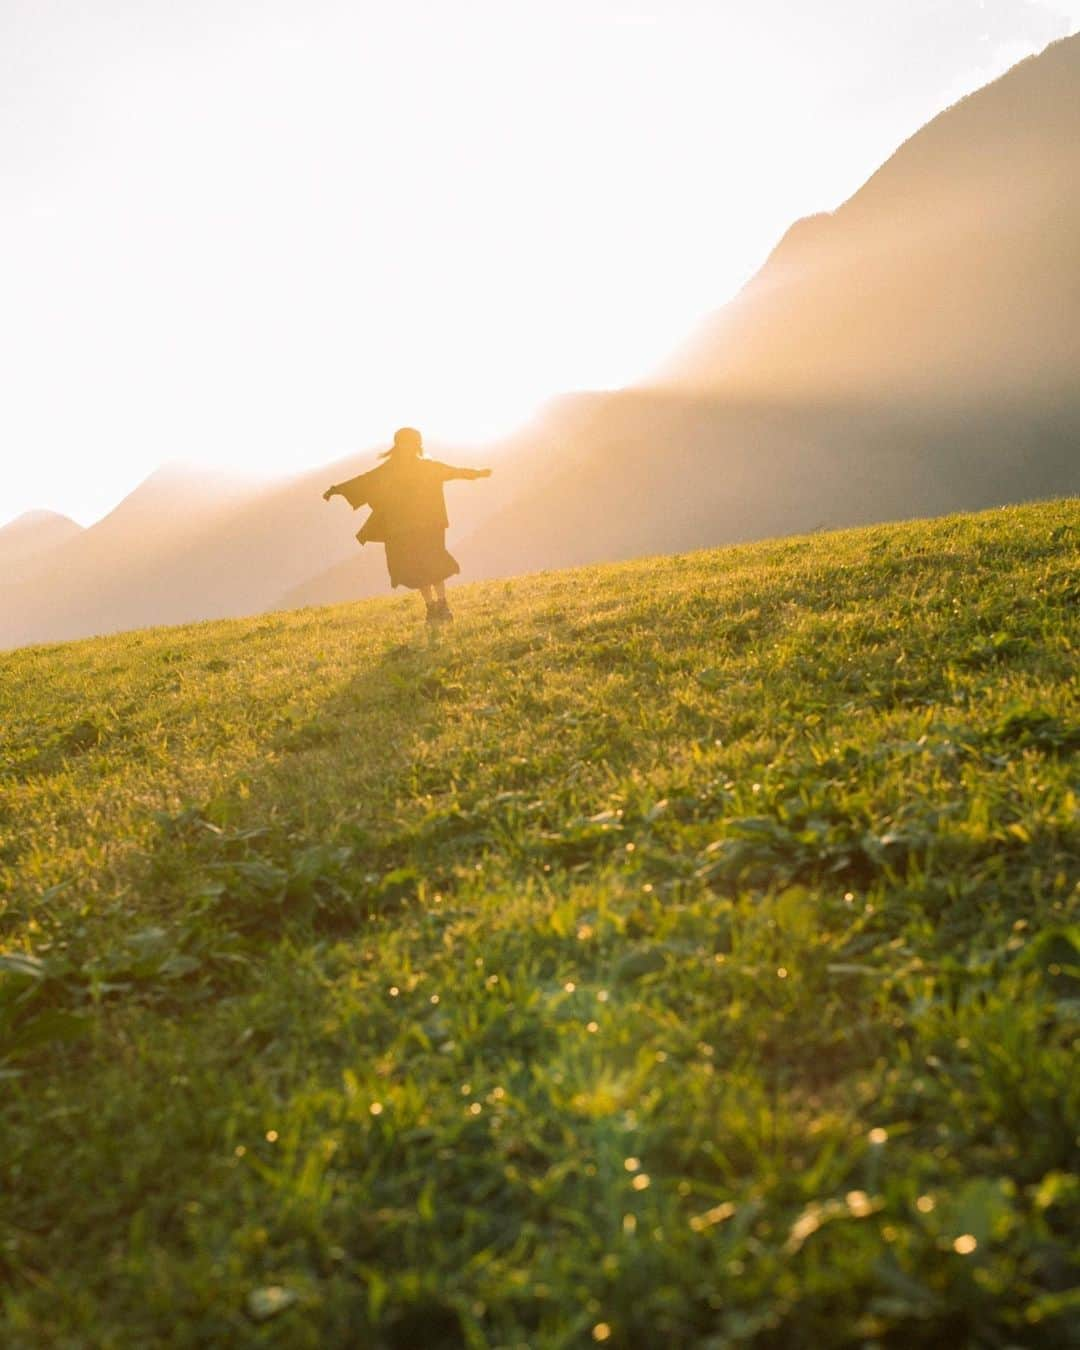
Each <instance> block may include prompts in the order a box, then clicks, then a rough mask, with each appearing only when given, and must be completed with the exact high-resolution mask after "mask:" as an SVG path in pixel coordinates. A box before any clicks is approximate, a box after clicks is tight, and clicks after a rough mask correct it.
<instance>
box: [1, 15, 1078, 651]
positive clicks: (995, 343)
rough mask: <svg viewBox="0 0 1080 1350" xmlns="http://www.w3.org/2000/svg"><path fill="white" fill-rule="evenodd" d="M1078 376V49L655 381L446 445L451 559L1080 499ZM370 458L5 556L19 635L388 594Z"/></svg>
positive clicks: (561, 405)
mask: <svg viewBox="0 0 1080 1350" xmlns="http://www.w3.org/2000/svg"><path fill="white" fill-rule="evenodd" d="M1078 370H1080V36H1076V37H1073V38H1068V39H1065V40H1063V41H1061V42H1058V43H1055V44H1053V45H1052V46H1051V47H1049V48H1047V50H1046V51H1045V52H1044V53H1042V54H1041V55H1040V56H1038V57H1033V58H1030V59H1029V60H1027V61H1024V62H1021V63H1020V65H1019V66H1016V67H1014V68H1013V69H1012V70H1011V71H1009V72H1008V73H1007V74H1006V75H1004V76H1002V77H1001V79H999V80H997V81H995V82H994V83H993V84H991V85H988V86H987V87H986V88H984V89H981V90H979V91H978V92H977V93H975V94H972V95H970V96H969V97H967V98H966V99H964V100H962V101H961V102H960V103H958V104H956V105H955V106H954V107H952V108H950V109H948V110H947V111H945V112H943V113H942V114H941V115H940V116H939V117H937V118H935V119H934V120H933V121H931V122H930V123H928V124H927V126H925V127H924V128H922V130H920V131H919V132H918V133H917V134H916V135H915V136H913V137H912V138H911V139H910V140H909V141H907V142H906V143H905V144H904V145H903V146H901V147H900V149H899V150H898V151H897V152H896V154H895V155H893V156H892V157H891V158H890V159H889V160H888V161H887V162H886V163H885V164H884V165H883V166H882V167H881V168H880V169H879V170H878V171H877V173H875V174H874V175H873V176H872V177H871V178H870V179H869V180H868V182H867V183H866V184H865V185H864V186H863V188H861V189H860V190H859V192H857V193H856V194H855V195H854V196H853V197H852V198H851V199H850V200H849V201H848V202H846V203H844V204H843V205H842V206H841V207H839V208H838V209H837V210H836V211H834V212H832V213H829V214H824V215H819V216H813V217H810V218H808V219H806V220H803V221H799V222H797V223H796V224H795V225H794V226H792V228H791V229H790V230H789V231H788V233H787V234H786V235H785V237H784V238H783V239H782V240H781V241H780V243H779V244H778V245H777V247H776V248H775V249H774V250H773V253H772V255H771V256H770V258H769V260H768V261H767V262H766V264H765V266H764V267H763V268H762V269H761V271H760V272H759V273H758V275H757V276H756V277H755V278H754V279H753V280H752V281H751V282H750V283H749V284H748V285H747V286H746V287H745V288H744V289H743V291H742V292H741V293H740V294H739V295H738V296H737V297H736V298H735V300H733V301H732V302H731V303H730V304H728V305H726V306H724V307H723V308H722V309H721V310H720V311H718V313H717V314H716V316H715V317H714V318H713V319H712V320H711V321H710V322H709V323H708V324H706V325H705V326H704V327H703V329H702V330H701V331H700V332H698V333H697V334H695V335H693V336H692V337H691V338H690V339H689V340H688V342H687V343H686V344H685V345H684V347H683V348H682V349H681V351H679V352H678V353H676V354H675V356H674V357H673V358H672V360H671V362H669V363H668V365H667V366H666V367H665V368H664V369H663V370H662V371H661V372H660V373H659V374H658V376H657V377H656V378H655V379H654V380H653V381H652V382H651V383H648V384H643V385H641V386H638V387H636V388H632V389H629V390H624V391H621V392H618V393H605V394H584V395H575V396H568V397H566V398H563V399H559V400H557V401H556V402H554V403H553V404H552V405H551V406H550V407H549V409H548V410H547V411H546V412H545V413H544V414H543V415H542V416H541V417H540V418H538V419H537V420H536V421H534V422H533V423H531V424H530V425H529V426H527V427H525V428H522V429H521V431H520V432H518V433H517V434H516V435H514V436H512V437H509V438H508V439H507V440H506V441H504V442H502V443H500V444H499V445H497V446H495V447H488V448H482V449H478V448H471V449H470V448H461V447H457V448H449V447H432V451H433V453H434V454H435V455H436V456H437V457H440V458H446V459H451V460H458V461H461V462H465V463H484V462H487V461H488V460H489V459H490V460H492V462H494V464H495V467H496V470H497V472H496V476H495V477H494V478H493V479H492V480H491V481H490V482H489V483H484V484H477V485H467V486H466V487H464V488H462V489H461V490H460V493H459V492H458V490H457V488H452V489H451V519H452V520H453V523H454V529H453V531H452V534H451V538H450V543H451V547H452V548H454V550H455V552H457V553H458V555H459V557H460V560H461V562H462V565H463V570H464V575H465V576H466V577H477V576H481V577H482V576H499V575H509V574H513V573H519V572H522V571H528V570H536V569H540V568H550V567H562V566H567V565H571V564H576V563H582V562H592V561H606V560H614V559H618V558H628V557H633V556H641V555H643V554H648V553H663V552H681V551H685V550H687V549H690V548H696V547H704V546H709V545H717V544H723V543H729V542H735V541H738V540H748V539H754V538H761V537H764V536H767V535H777V534H787V533H802V532H806V531H811V530H814V529H818V528H822V527H832V526H841V525H849V524H850V525H856V524H863V523H869V522H872V521H877V520H887V519H900V518H904V517H911V516H926V515H934V514H941V513H945V512H950V511H958V510H976V509H980V508H983V507H988V506H994V505H1002V504H1006V503H1010V502H1019V501H1024V500H1030V499H1034V498H1040V497H1052V496H1069V495H1072V494H1075V493H1080V384H1078V381H1077V371H1078ZM372 462H373V461H372V456H371V455H370V454H368V455H363V456H361V455H357V456H351V457H349V458H348V459H347V460H345V461H343V462H339V463H337V464H333V465H330V466H328V467H327V468H324V469H319V470H317V471H312V472H310V473H306V474H303V475H299V476H297V477H295V478H293V479H291V480H289V481H288V482H283V483H277V484H272V485H266V486H262V487H259V488H253V487H251V486H250V485H247V486H244V487H242V488H241V487H237V488H236V490H235V491H233V490H232V489H229V490H228V491H226V490H224V489H222V490H220V491H219V490H218V489H217V488H211V487H208V486H207V485H205V484H204V485H203V486H202V487H199V488H196V487H195V486H194V485H190V484H189V485H188V486H186V487H185V486H184V485H183V484H178V483H173V484H171V485H170V483H169V482H168V481H167V478H166V479H156V478H155V479H151V480H149V481H148V483H147V484H144V485H143V487H142V488H140V489H139V490H137V492H136V493H135V494H132V497H130V498H128V499H127V500H126V501H125V503H122V504H121V506H120V507H119V508H117V511H115V512H113V513H112V515H111V516H110V517H107V518H106V520H105V521H101V522H99V523H98V525H96V526H94V527H92V528H91V529H90V530H87V531H84V532H81V533H79V534H78V535H75V536H73V537H71V538H69V539H67V540H66V541H64V542H62V543H61V544H60V545H59V546H58V547H56V548H53V549H50V550H49V551H48V552H47V553H45V554H43V555H42V556H43V558H47V559H48V567H42V568H37V569H36V570H35V571H34V572H33V574H32V575H30V576H29V577H26V578H25V579H23V580H18V578H17V574H9V572H8V571H6V570H5V569H4V568H3V567H2V566H0V645H5V646H12V645H18V644H22V643H28V642H39V641H49V640H55V639H58V638H67V637H76V636H81V635H88V634H92V633H100V632H109V631H116V630H118V629H121V628H133V627H140V626H147V625H153V624H163V623H176V622H182V621H186V620H191V619H199V618H218V617H226V616H230V615H241V614H249V613H254V612H257V611H260V610H264V609H272V608H279V607H283V606H291V605H299V604H318V603H328V602H333V601H338V600H343V599H347V598H359V597H360V596H363V595H370V594H374V593H377V592H381V591H383V590H384V589H385V587H386V585H387V582H386V574H385V568H384V566H383V562H382V557H381V549H378V548H377V547H376V546H369V547H368V548H367V549H364V550H362V551H361V550H359V549H358V548H357V546H356V544H355V542H354V540H353V531H354V530H355V528H356V523H354V521H355V520H356V518H349V516H348V513H347V511H344V509H343V508H342V504H341V503H340V502H338V501H335V502H333V503H331V504H330V506H327V505H326V504H325V503H323V502H322V500H321V493H322V490H323V489H324V488H325V487H326V486H327V485H328V484H329V483H330V482H333V481H339V480H340V479H342V478H345V477H347V476H349V475H350V474H353V473H356V472H359V471H360V469H361V468H364V467H369V466H370V464H371V463H372ZM189 489H190V490H189ZM7 528H8V530H10V529H11V528H12V527H10V526H9V527H7ZM76 529H77V527H76ZM4 535H5V531H0V563H2V559H3V556H4V555H3V549H4V547H5V545H4ZM13 575H14V577H15V579H14V580H13V579H12V576H13Z"/></svg>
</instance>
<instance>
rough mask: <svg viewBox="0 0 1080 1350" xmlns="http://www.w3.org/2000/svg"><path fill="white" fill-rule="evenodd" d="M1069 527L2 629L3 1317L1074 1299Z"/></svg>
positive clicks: (336, 1336) (867, 540)
mask: <svg viewBox="0 0 1080 1350" xmlns="http://www.w3.org/2000/svg"><path fill="white" fill-rule="evenodd" d="M1078 560H1080V503H1078V502H1076V501H1075V500H1074V501H1067V502H1058V503H1052V504H1048V505H1038V506H1031V507H1023V508H1016V509H1009V510H1003V511H995V512H992V513H988V514H984V515H981V516H974V517H955V518H950V519H946V520H940V521H935V522H930V523H926V522H917V523H912V524H904V525H898V526H888V527H879V528H874V529H866V530H857V531H849V532H845V533H840V534H828V535H817V536H813V537H810V538H804V539H795V540H784V541H779V542H774V543H767V544H761V545H755V546H748V547H740V548H735V549H728V550H721V551H715V552H708V553H699V554H694V555H690V556H685V557H675V558H663V559H654V560H647V561H643V562H635V563H630V564H624V565H619V566H613V567H597V568H589V569H584V570H580V571H577V572H562V573H549V574H541V575H539V576H535V577H530V578H525V579H522V580H515V581H512V582H509V583H501V582H499V583H487V584H483V585H475V586H469V587H463V588H461V589H459V590H458V591H457V592H456V594H455V596H454V605H455V609H456V611H457V615H458V620H457V623H456V624H455V625H454V627H453V629H452V630H450V631H447V632H446V633H444V634H442V635H441V636H438V637H435V638H432V639H429V637H428V635H427V633H426V632H425V631H424V630H423V625H422V623H421V622H420V619H419V613H418V609H417V602H416V601H415V599H412V598H409V599H399V598H388V599H387V600H385V601H377V602H368V603H364V604H358V605H350V606H341V607H338V608H334V609H324V610H308V611H301V612H298V613H292V614H278V615H273V616H270V617H262V618H257V619H252V620H248V621H243V622H228V623H212V624H202V625H195V626H192V627H187V628H178V629H167V630H166V629H162V630H154V631H147V632H141V633H137V634H128V635H124V636H120V637H116V638H109V639H99V640H94V641H89V642H80V643H73V644H68V645H64V646H53V647H41V648H33V649H26V650H23V651H19V652H14V653H6V654H0V725H2V745H0V951H3V952H4V953H5V955H4V956H3V957H0V1094H2V1100H3V1107H2V1111H0V1197H2V1201H0V1295H2V1300H3V1301H2V1311H0V1343H3V1344H5V1345H12V1346H15V1347H22V1346H27V1347H35V1346H39V1345H58V1346H87V1347H95V1348H96V1347H112V1346H116V1347H121V1346H124V1347H126V1346H149V1345H176V1346H192V1347H195V1346H206V1345H276V1346H282V1347H306V1346H311V1347H317V1346H318V1347H321V1346H326V1345H364V1346H385V1347H429V1346H430V1347H441V1346H454V1345H467V1346H473V1347H487V1346H507V1347H509V1346H529V1347H561V1346H576V1345H590V1344H596V1343H606V1344H608V1345H611V1346H634V1347H642V1348H643V1350H644V1348H645V1347H657V1346H661V1345H663V1346H668V1345H671V1346H683V1345H685V1346H691V1345H703V1346H709V1347H715V1348H717V1350H718V1348H719V1347H723V1346H737V1345H753V1346H769V1347H772V1346H775V1347H792V1346H795V1347H799V1346H806V1347H821V1346H843V1345H873V1344H877V1345H892V1346H904V1347H907V1346H941V1345H950V1346H964V1345H971V1346H976V1345H977V1346H1002V1347H1005V1346H1017V1345H1024V1346H1033V1345H1046V1346H1065V1345H1072V1344H1077V1343H1078V1342H1077V1340H1076V1333H1075V1327H1076V1325H1077V1324H1078V1316H1080V1298H1078V1296H1077V1292H1076V1291H1077V1278H1076V1276H1077V1268H1076V1257H1077V1238H1076V1234H1077V1231H1078V1219H1080V1178H1078V1170H1080V1169H1078V1165H1077V1161H1078V1148H1077V1142H1078V1140H1077V1135H1078V1120H1080V1111H1078V1108H1080V1075H1078V1074H1077V1072H1076V1055H1075V1048H1076V1034H1077V1017H1076V1014H1077V1010H1078V1007H1080V1003H1078V996H1080V926H1078V924H1080V920H1078V908H1080V771H1078V768H1077V764H1078V756H1077V751H1078V750H1080V676H1078V671H1080V624H1078V621H1077V619H1078V613H1080V568H1078V565H1077V564H1078Z"/></svg>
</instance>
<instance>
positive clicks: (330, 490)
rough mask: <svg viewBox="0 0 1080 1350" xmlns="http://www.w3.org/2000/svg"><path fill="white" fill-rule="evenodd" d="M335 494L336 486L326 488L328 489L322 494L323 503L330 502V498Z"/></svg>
mask: <svg viewBox="0 0 1080 1350" xmlns="http://www.w3.org/2000/svg"><path fill="white" fill-rule="evenodd" d="M336 493H337V487H336V486H335V487H328V488H327V489H326V491H325V492H324V493H323V495H322V499H323V501H324V502H328V501H329V500H330V498H331V497H333V496H334V495H335V494H336Z"/></svg>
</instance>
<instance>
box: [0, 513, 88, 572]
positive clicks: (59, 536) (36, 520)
mask: <svg viewBox="0 0 1080 1350" xmlns="http://www.w3.org/2000/svg"><path fill="white" fill-rule="evenodd" d="M81 533H82V526H81V525H79V524H78V523H77V522H76V521H74V520H72V519H71V518H70V517H69V516H62V515H59V514H58V513H57V512H56V511H27V512H25V513H24V514H23V515H21V516H17V517H16V518H15V519H14V520H12V521H9V522H8V524H7V525H5V526H3V528H0V581H3V582H6V583H7V584H10V583H12V582H13V581H22V580H25V579H26V578H27V577H30V576H33V574H34V573H35V572H38V571H40V570H41V569H42V568H43V567H47V566H48V558H49V555H50V553H52V551H53V549H56V548H59V547H60V545H61V544H65V543H67V541H68V540H69V539H74V538H75V537H76V536H77V535H79V534H81Z"/></svg>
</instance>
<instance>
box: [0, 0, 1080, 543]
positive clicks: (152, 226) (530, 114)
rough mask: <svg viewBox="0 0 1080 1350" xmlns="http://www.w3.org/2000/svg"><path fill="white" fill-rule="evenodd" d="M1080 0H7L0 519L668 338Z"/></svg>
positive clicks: (520, 395)
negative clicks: (804, 220)
mask: <svg viewBox="0 0 1080 1350" xmlns="http://www.w3.org/2000/svg"><path fill="white" fill-rule="evenodd" d="M1078 28H1080V0H1039V2H1036V0H817V2H816V3H815V0H182V3H177V2H176V0H94V3H87V0H0V446H2V447H3V464H4V470H3V473H2V475H0V523H2V522H3V521H6V520H8V519H10V518H11V517H13V516H15V515H17V514H19V513H20V512H21V511H24V510H27V509H29V508H33V507H49V508H52V509H54V510H59V511H64V512H66V513H68V514H70V515H73V516H74V517H75V518H76V519H78V520H80V521H82V522H83V523H89V522H90V521H92V520H94V519H96V518H97V517H98V516H100V515H101V514H102V513H104V512H105V511H107V510H108V509H110V508H111V507H112V506H113V505H115V504H116V502H117V501H118V500H119V499H120V498H121V497H122V496H123V495H124V494H125V493H126V492H128V491H130V490H131V488H132V487H134V486H135V484H136V483H137V482H138V481H139V480H141V479H142V478H143V477H145V476H146V475H147V474H148V473H150V472H151V471H152V470H153V469H154V468H156V467H157V466H158V465H159V464H161V463H162V462H164V461H166V460H171V459H178V458H179V459H187V460H196V461H199V462H204V463H215V464H221V465H227V466H232V467H240V468H246V469H256V470H259V471H263V470H265V471H268V472H281V471H291V470H298V469H302V468H307V467H312V466H315V465H318V464H320V463H323V462H326V461H328V460H330V459H333V458H335V457H337V456H339V455H342V454H345V453H347V452H348V451H350V450H358V449H363V448H365V447H368V446H371V445H373V444H385V443H387V442H388V440H389V437H390V435H391V433H392V431H393V429H394V428H395V427H396V426H398V425H400V424H402V423H415V424H417V425H419V426H421V427H422V428H423V429H424V431H425V432H426V433H427V434H428V435H429V437H431V438H434V439H443V438H453V439H459V438H480V437H484V436H487V435H492V434H496V433H498V432H500V431H503V430H507V429H509V428H510V427H512V426H513V425H514V424H516V423H517V422H518V421H520V420H523V419H524V418H525V417H526V416H527V415H528V414H529V413H530V412H531V411H532V410H533V409H534V408H535V406H536V405H537V404H538V403H539V402H541V401H542V400H543V399H545V398H546V397H548V396H550V395H552V394H554V393H557V392H561V391H565V390H570V389H579V388H600V387H612V386H617V385H621V384H625V383H628V382H631V381H632V380H634V379H636V378H638V377H640V376H642V375H645V374H647V373H648V372H649V371H650V370H651V369H652V368H654V367H656V366H657V365H658V364H659V363H660V362H661V361H662V360H663V358H664V357H665V356H667V355H668V354H669V353H670V351H671V350H672V349H673V348H674V347H675V346H676V345H678V344H679V343H680V342H681V341H682V340H683V339H684V338H685V337H686V335H687V333H688V331H689V330H690V329H691V328H692V327H693V326H694V325H695V324H696V323H697V322H698V321H699V320H700V319H701V318H702V316H703V315H704V314H706V313H707V312H709V311H710V310H712V309H715V308H716V307H717V306H718V305H719V304H721V303H722V302H723V301H724V300H726V299H728V298H729V297H730V295H731V294H732V292H733V291H734V290H735V289H736V288H737V287H738V286H739V285H740V284H741V283H742V282H743V281H744V280H746V278H747V277H748V276H749V275H750V273H751V272H752V271H753V270H754V269H755V268H756V267H757V266H758V265H759V263H760V262H761V261H762V259H763V258H764V256H765V255H766V254H767V253H768V251H769V249H770V248H771V246H772V245H773V244H774V243H775V242H776V240H777V239H778V237H779V236H780V235H781V234H782V233H783V232H784V230H785V229H786V228H787V226H788V225H789V224H791V223H792V221H794V220H795V219H796V218H798V217H799V216H802V215H806V214H808V213H809V212H812V211H818V210H823V209H830V208H832V207H835V206H836V205H838V204H839V203H840V202H841V201H842V200H843V199H844V198H846V197H847V196H849V195H850V194H851V193H852V192H853V191H854V190H855V189H856V188H857V187H858V186H859V185H860V183H861V182H862V181H863V180H864V179H865V178H866V177H867V176H868V175H869V174H870V173H871V172H872V171H873V170H874V169H875V168H876V167H877V166H878V164H879V163H880V162H881V161H882V160H884V159H885V158H886V157H887V156H888V155H889V154H890V153H891V152H892V151H893V150H894V149H895V147H896V146H897V145H898V144H899V143H900V141H902V140H904V139H906V137H907V136H908V135H910V134H911V133H912V132H913V131H914V130H916V129H917V127H918V126H919V125H921V124H922V123H923V122H925V121H926V120H928V119H929V118H930V117H931V116H933V115H934V114H935V113H936V112H938V111H940V110H941V109H942V108H943V107H945V106H947V105H948V104H949V103H951V102H953V101H955V99H956V98H957V97H959V96H960V95H961V94H963V93H966V92H968V91H969V90H971V89H973V88H975V87H977V86H978V85H980V84H983V83H985V82H986V81H988V80H989V79H991V78H993V77H994V76H996V75H997V74H999V73H1000V72H1001V71H1003V70H1004V69H1006V68H1007V67H1008V66H1009V65H1011V64H1012V63H1013V62H1015V61H1016V60H1018V59H1020V58H1021V57H1022V56H1025V55H1027V54H1028V53H1030V52H1032V51H1036V50H1039V49H1041V48H1042V47H1043V46H1045V45H1046V43H1047V42H1049V41H1051V40H1053V39H1054V38H1055V37H1059V36H1063V35H1064V34H1066V33H1068V32H1075V31H1076V30H1077V29H1078Z"/></svg>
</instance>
